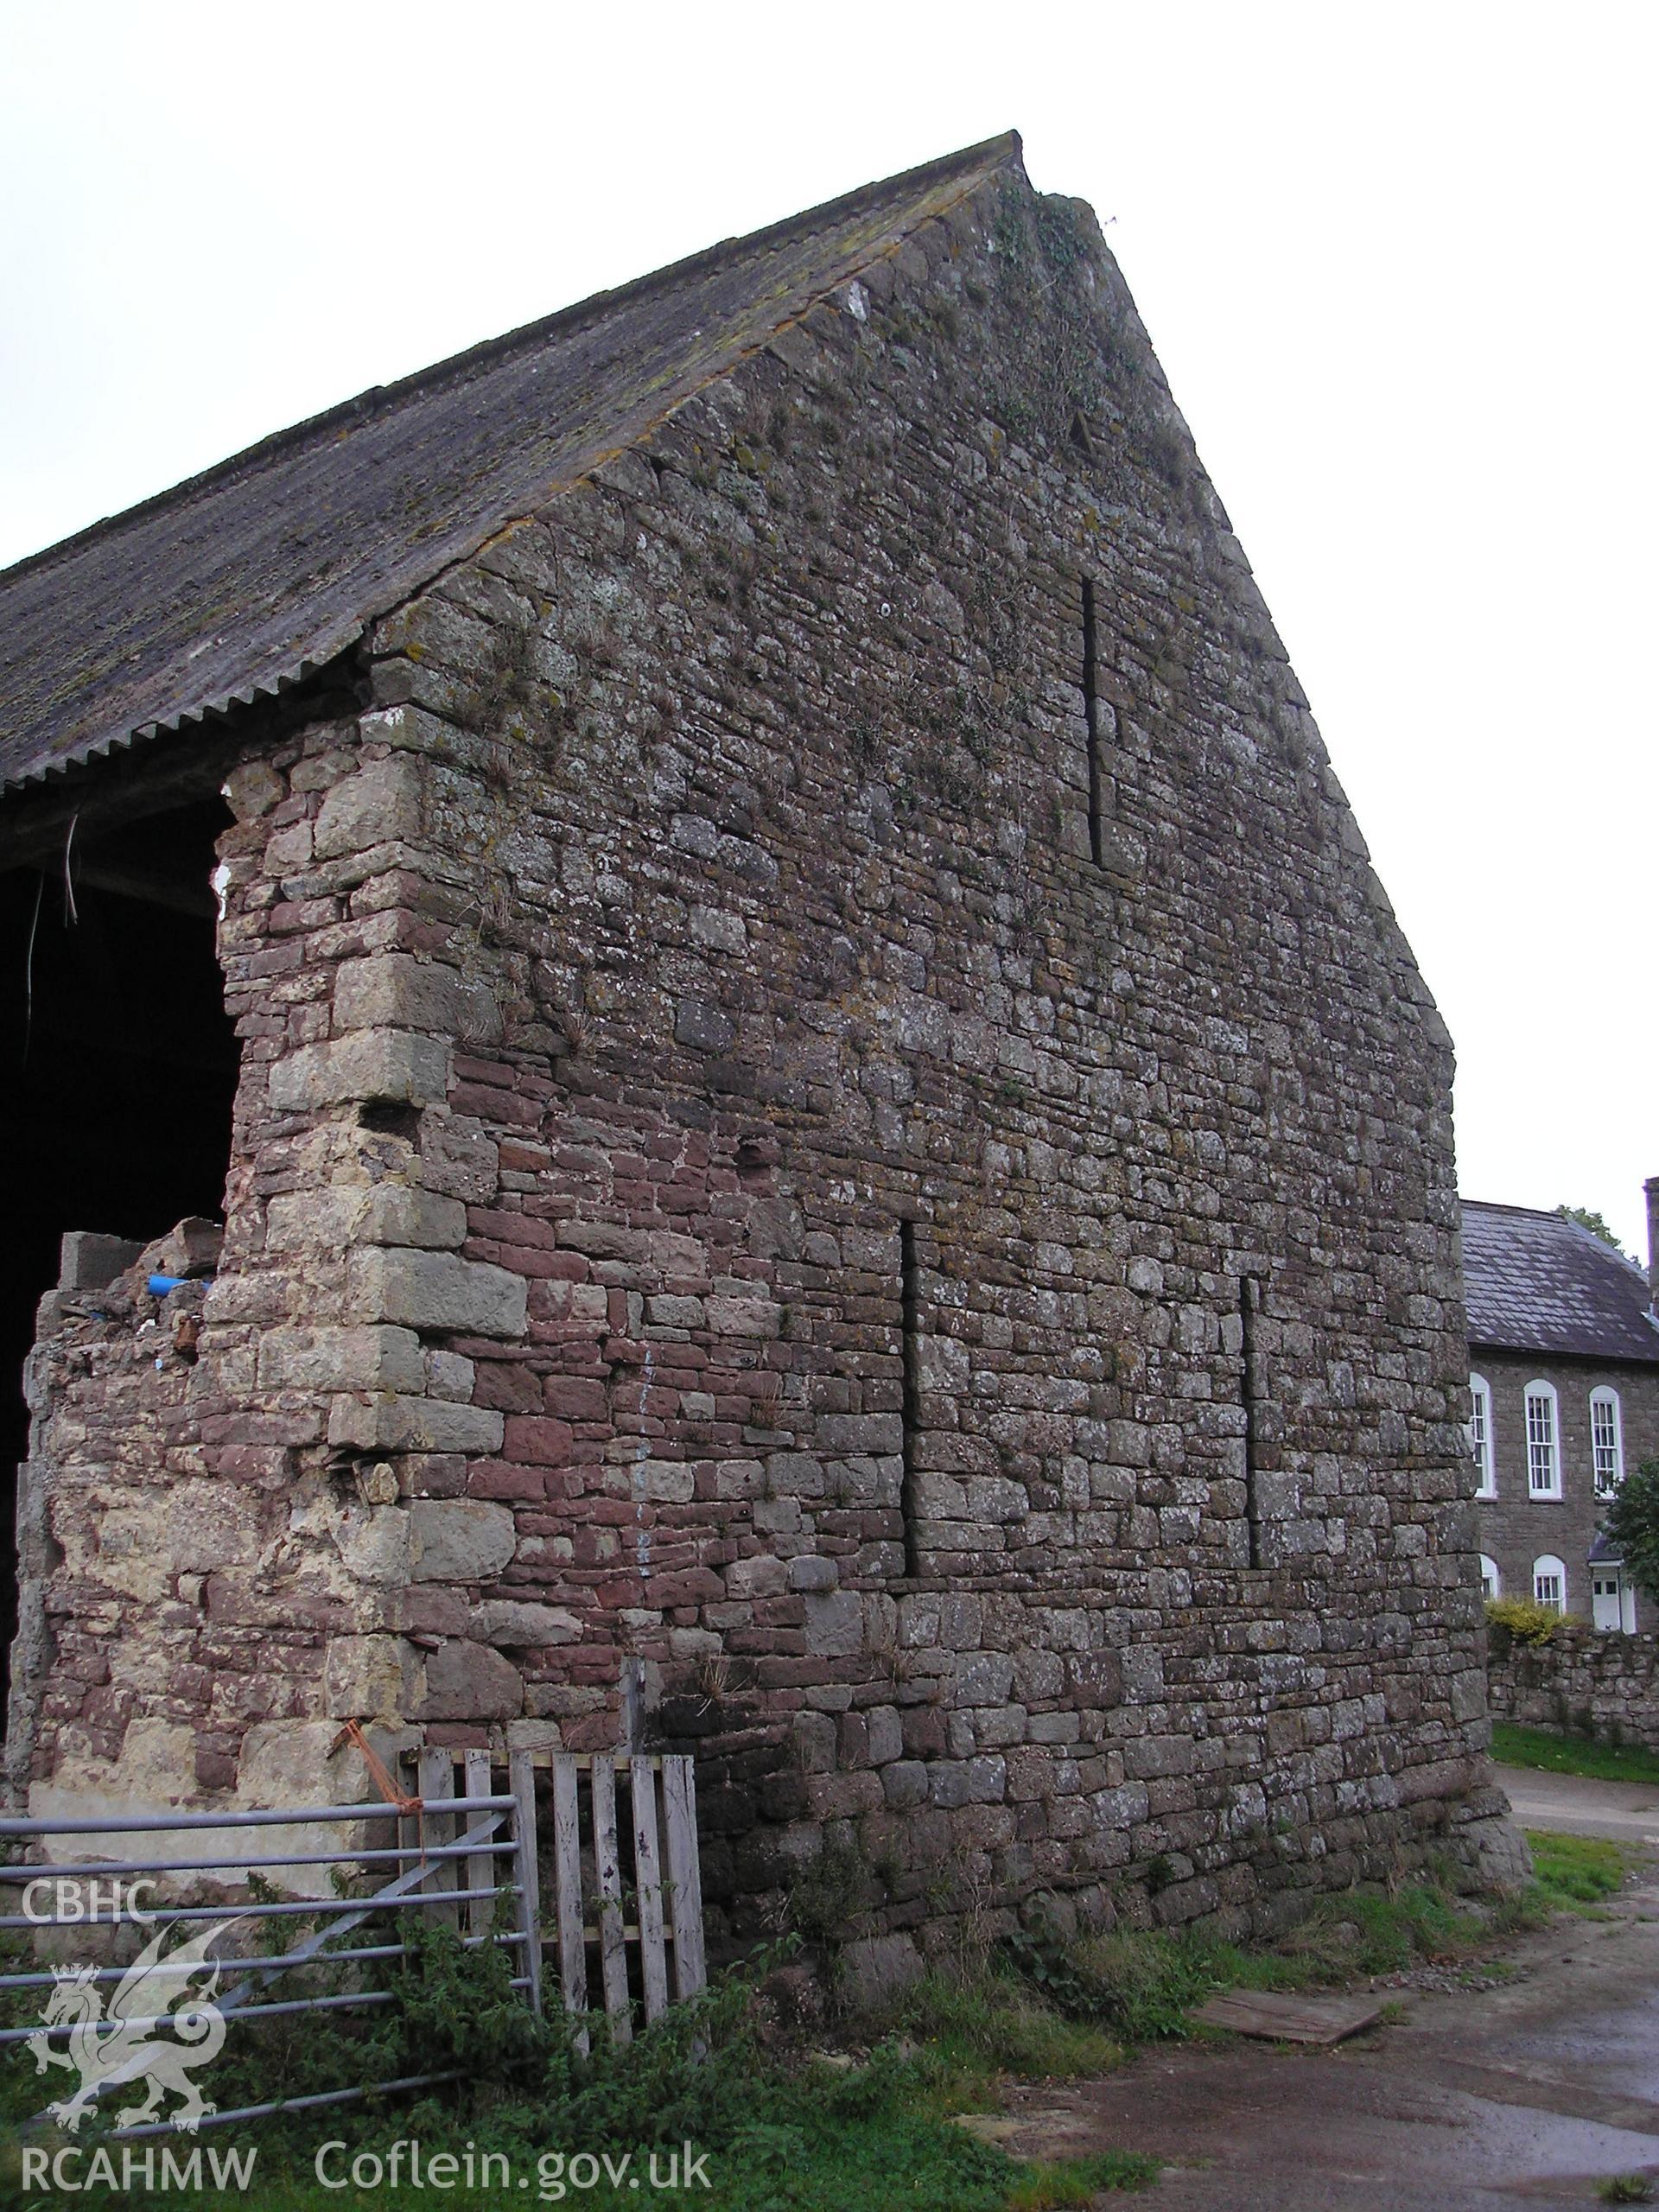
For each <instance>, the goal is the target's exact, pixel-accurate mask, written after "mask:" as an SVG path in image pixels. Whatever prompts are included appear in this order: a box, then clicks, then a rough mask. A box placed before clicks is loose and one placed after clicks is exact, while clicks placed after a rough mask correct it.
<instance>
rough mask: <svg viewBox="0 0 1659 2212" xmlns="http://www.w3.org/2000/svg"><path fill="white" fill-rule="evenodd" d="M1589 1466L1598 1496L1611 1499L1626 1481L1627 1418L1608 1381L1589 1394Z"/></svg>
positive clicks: (1615, 1392)
mask: <svg viewBox="0 0 1659 2212" xmlns="http://www.w3.org/2000/svg"><path fill="white" fill-rule="evenodd" d="M1590 1464H1591V1466H1592V1470H1593V1471H1594V1474H1595V1483H1596V1496H1597V1497H1611V1496H1612V1494H1613V1492H1614V1491H1616V1490H1617V1489H1618V1486H1619V1484H1620V1483H1622V1482H1623V1481H1624V1414H1623V1412H1622V1411H1621V1409H1620V1407H1619V1402H1618V1391H1617V1390H1615V1389H1613V1387H1612V1385H1611V1383H1602V1384H1601V1385H1600V1387H1599V1389H1594V1390H1592V1392H1591V1393H1590Z"/></svg>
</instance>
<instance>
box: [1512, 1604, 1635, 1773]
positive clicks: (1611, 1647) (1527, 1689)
mask: <svg viewBox="0 0 1659 2212" xmlns="http://www.w3.org/2000/svg"><path fill="white" fill-rule="evenodd" d="M1491 1714H1492V1718H1493V1719H1494V1720H1515V1721H1520V1722H1522V1723H1523V1724H1525V1725H1526V1726H1529V1727H1536V1728H1570V1729H1572V1730H1573V1731H1574V1732H1577V1733H1578V1734H1580V1735H1586V1736H1599V1737H1603V1738H1605V1739H1606V1740H1608V1741H1609V1742H1611V1743H1630V1744H1645V1745H1647V1746H1648V1747H1649V1750H1651V1751H1659V1637H1655V1636H1622V1635H1620V1634H1619V1633H1618V1630H1614V1629H1594V1628H1587V1627H1584V1626H1581V1625H1580V1624H1578V1623H1576V1622H1573V1623H1570V1624H1567V1625H1566V1626H1563V1627H1561V1628H1560V1629H1558V1630H1556V1632H1555V1634H1554V1636H1553V1637H1551V1639H1550V1641H1549V1642H1548V1643H1517V1642H1516V1641H1515V1640H1514V1639H1512V1638H1511V1637H1509V1636H1507V1635H1506V1634H1504V1633H1503V1631H1502V1630H1497V1629H1495V1630H1493V1631H1492V1644H1491Z"/></svg>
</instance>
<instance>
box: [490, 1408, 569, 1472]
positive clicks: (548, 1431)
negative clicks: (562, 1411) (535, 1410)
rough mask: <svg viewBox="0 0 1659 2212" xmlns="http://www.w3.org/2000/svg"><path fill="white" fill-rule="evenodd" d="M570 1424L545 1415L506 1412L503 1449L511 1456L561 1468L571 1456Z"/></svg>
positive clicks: (534, 1463) (541, 1465)
mask: <svg viewBox="0 0 1659 2212" xmlns="http://www.w3.org/2000/svg"><path fill="white" fill-rule="evenodd" d="M571 1441H572V1439H571V1435H570V1424H569V1422H568V1421H555V1420H554V1419H552V1418H551V1417H550V1415H548V1414H508V1416H507V1421H506V1433H505V1438H504V1440H503V1442H502V1446H501V1448H502V1450H503V1451H504V1452H505V1453H506V1455H507V1457H508V1458H509V1459H518V1460H523V1461H525V1462H527V1463H528V1464H530V1465H533V1466H537V1467H563V1466H564V1465H568V1463H569V1458H570V1446H571Z"/></svg>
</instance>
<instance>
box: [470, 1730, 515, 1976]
mask: <svg viewBox="0 0 1659 2212" xmlns="http://www.w3.org/2000/svg"><path fill="white" fill-rule="evenodd" d="M463 1775H464V1779H463V1782H462V1785H461V1787H462V1791H463V1794H464V1795H465V1796H468V1797H487V1796H489V1794H490V1755H489V1753H488V1751H485V1750H484V1749H483V1748H482V1747H481V1746H480V1747H478V1748H475V1749H474V1750H472V1751H468V1752H467V1759H466V1764H465V1767H464V1769H463ZM467 1818H468V1821H469V1822H472V1823H476V1821H477V1819H478V1815H477V1814H476V1813H473V1814H469V1815H467ZM498 1829H499V1823H498V1826H497V1827H493V1828H492V1830H491V1833H492V1834H496V1833H497V1832H498ZM504 1878H505V1879H509V1880H510V1879H511V1878H512V1860H511V1859H505V1858H499V1857H497V1856H496V1854H495V1853H493V1852H488V1851H475V1852H474V1853H473V1854H472V1856H471V1857H470V1858H469V1859H467V1888H468V1889H469V1890H488V1889H493V1887H494V1885H496V1883H497V1882H499V1881H501V1880H502V1879H504ZM494 1918H495V1900H494V1898H493V1897H473V1898H471V1899H469V1900H468V1903H467V1934H468V1935H469V1936H487V1935H488V1934H489V1932H490V1927H491V1923H493V1920H494Z"/></svg>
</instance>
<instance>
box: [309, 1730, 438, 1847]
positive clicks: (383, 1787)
mask: <svg viewBox="0 0 1659 2212" xmlns="http://www.w3.org/2000/svg"><path fill="white" fill-rule="evenodd" d="M342 1744H350V1745H353V1748H354V1749H355V1750H357V1751H359V1752H360V1753H361V1754H362V1758H363V1764H364V1765H365V1767H367V1769H368V1770H369V1779H370V1781H371V1782H372V1783H373V1784H374V1786H375V1788H376V1789H378V1791H379V1792H380V1795H381V1796H382V1797H383V1798H384V1799H385V1802H386V1803H387V1804H388V1805H395V1806H396V1807H397V1810H398V1811H399V1812H400V1813H402V1814H404V1815H409V1814H410V1813H412V1814H413V1815H414V1816H415V1840H416V1846H417V1847H418V1849H419V1851H420V1854H421V1864H422V1866H425V1864H426V1818H425V1815H426V1801H425V1799H424V1798H423V1797H411V1796H410V1794H409V1792H408V1791H407V1790H406V1789H399V1788H398V1786H397V1777H396V1776H395V1775H393V1774H392V1773H391V1771H390V1770H389V1769H388V1768H387V1766H386V1764H385V1760H384V1759H383V1758H381V1757H380V1755H379V1753H378V1751H376V1750H375V1748H374V1745H372V1743H370V1741H369V1739H368V1738H367V1737H366V1736H365V1734H364V1733H363V1724H362V1722H361V1721H359V1720H348V1721H347V1722H346V1726H344V1727H343V1728H342V1729H341V1730H340V1733H339V1735H338V1736H336V1737H335V1738H334V1742H333V1743H332V1744H330V1745H329V1746H328V1751H329V1756H330V1758H332V1757H333V1756H334V1752H336V1751H338V1750H339V1749H340V1745H342Z"/></svg>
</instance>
